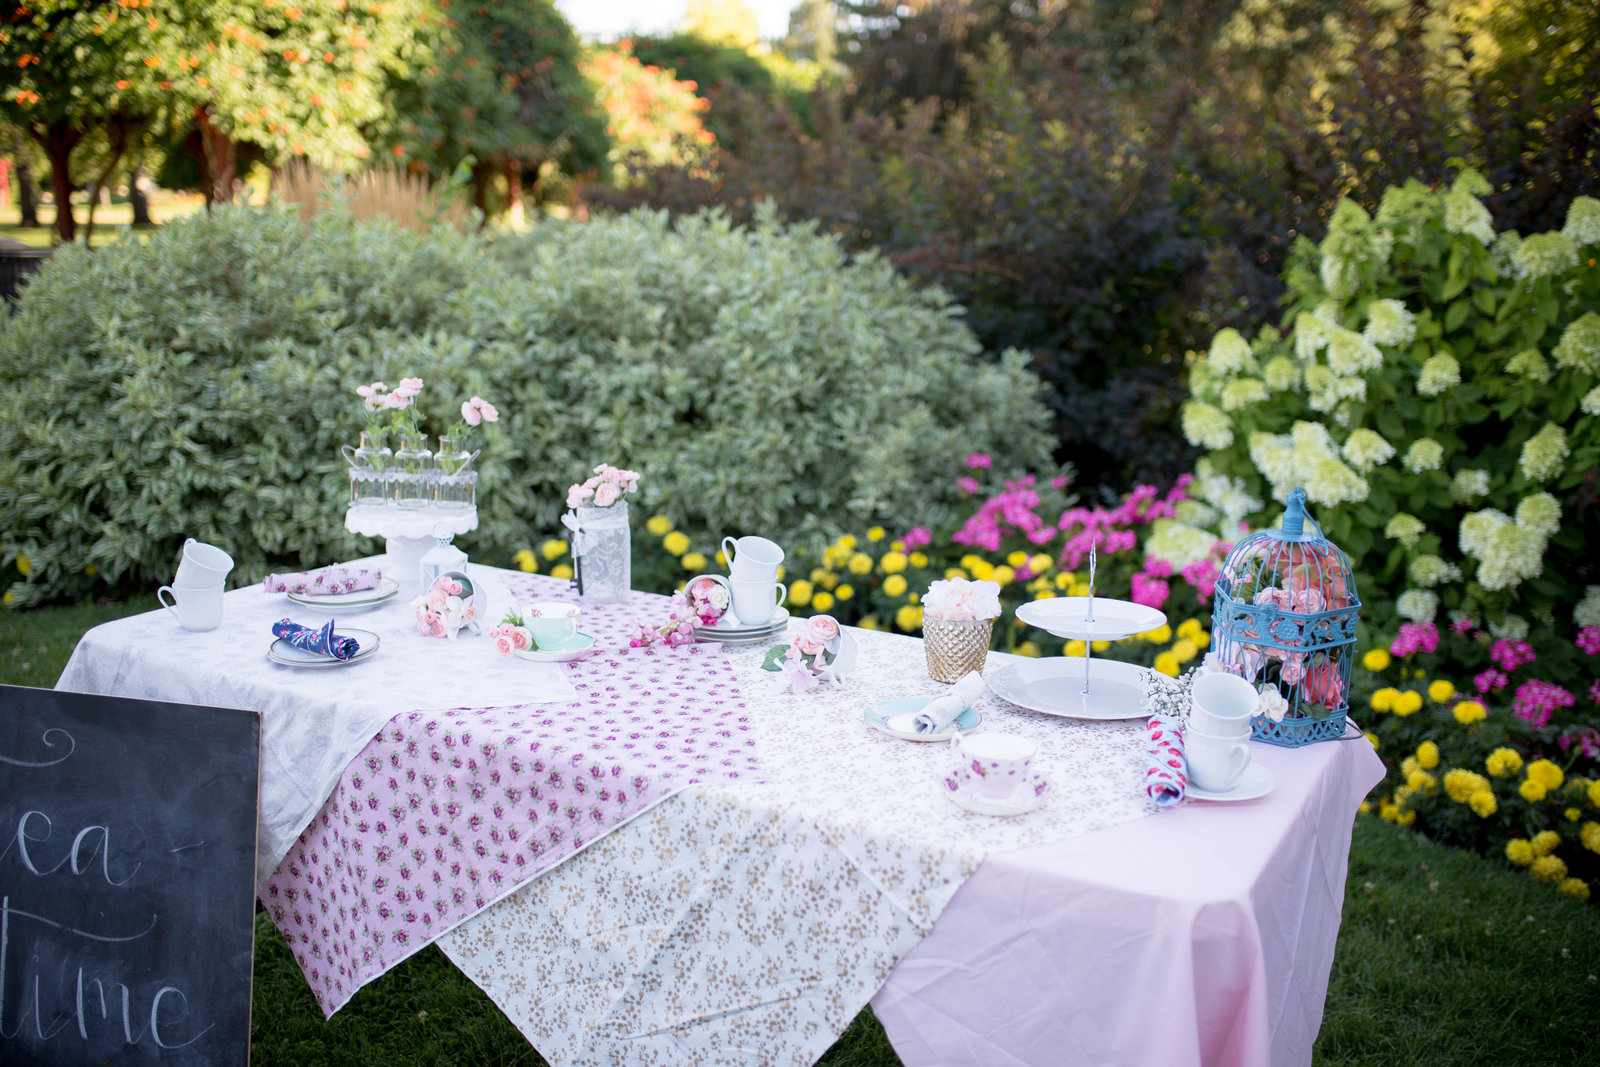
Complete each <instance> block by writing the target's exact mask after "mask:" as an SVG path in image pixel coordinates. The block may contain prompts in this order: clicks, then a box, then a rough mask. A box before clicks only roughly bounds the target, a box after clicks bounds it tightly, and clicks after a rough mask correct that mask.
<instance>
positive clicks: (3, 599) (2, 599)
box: [0, 593, 17, 604]
mask: <svg viewBox="0 0 1600 1067" xmlns="http://www.w3.org/2000/svg"><path fill="white" fill-rule="evenodd" d="M15 599H17V594H15V593H6V594H5V595H4V596H0V604H9V603H11V602H12V601H13V600H15Z"/></svg>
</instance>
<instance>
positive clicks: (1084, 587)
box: [1067, 582, 1089, 596]
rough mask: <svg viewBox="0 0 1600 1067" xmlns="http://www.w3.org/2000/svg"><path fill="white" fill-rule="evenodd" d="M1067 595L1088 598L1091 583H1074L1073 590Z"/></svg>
mask: <svg viewBox="0 0 1600 1067" xmlns="http://www.w3.org/2000/svg"><path fill="white" fill-rule="evenodd" d="M1067 595H1068V596H1088V595H1089V583H1088V582H1076V583H1074V584H1073V586H1072V588H1071V589H1069V590H1068V591H1067Z"/></svg>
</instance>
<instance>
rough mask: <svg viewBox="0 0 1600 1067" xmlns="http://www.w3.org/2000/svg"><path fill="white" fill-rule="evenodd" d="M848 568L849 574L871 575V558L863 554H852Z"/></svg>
mask: <svg viewBox="0 0 1600 1067" xmlns="http://www.w3.org/2000/svg"><path fill="white" fill-rule="evenodd" d="M849 567H850V573H851V574H871V573H872V557H871V556H869V555H867V554H866V553H865V552H852V553H850V563H849Z"/></svg>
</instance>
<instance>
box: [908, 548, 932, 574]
mask: <svg viewBox="0 0 1600 1067" xmlns="http://www.w3.org/2000/svg"><path fill="white" fill-rule="evenodd" d="M908 558H909V559H910V560H911V565H912V566H913V567H916V568H918V569H919V570H920V569H921V568H923V567H926V566H927V565H928V555H927V553H925V552H913V553H911V555H910V557H908Z"/></svg>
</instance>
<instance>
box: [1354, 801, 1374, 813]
mask: <svg viewBox="0 0 1600 1067" xmlns="http://www.w3.org/2000/svg"><path fill="white" fill-rule="evenodd" d="M1356 814H1357V815H1371V814H1372V801H1370V800H1363V801H1362V802H1361V804H1360V805H1359V806H1358V807H1357V808H1356Z"/></svg>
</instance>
